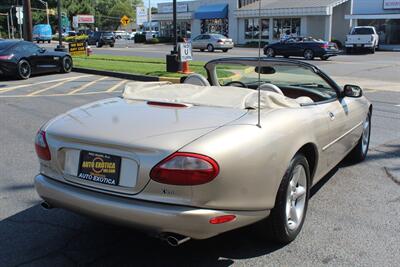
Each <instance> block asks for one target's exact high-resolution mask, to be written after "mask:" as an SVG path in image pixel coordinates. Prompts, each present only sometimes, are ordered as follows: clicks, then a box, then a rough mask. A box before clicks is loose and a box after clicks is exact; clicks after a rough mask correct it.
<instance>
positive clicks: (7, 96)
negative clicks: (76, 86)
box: [0, 90, 122, 98]
mask: <svg viewBox="0 0 400 267" xmlns="http://www.w3.org/2000/svg"><path fill="white" fill-rule="evenodd" d="M121 92H122V90H119V91H114V92H113V93H121ZM104 93H107V92H106V91H98V92H84V93H76V94H73V95H69V94H48V95H1V96H0V98H25V97H50V96H51V97H53V96H80V95H97V94H104Z"/></svg>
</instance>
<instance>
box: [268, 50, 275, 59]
mask: <svg viewBox="0 0 400 267" xmlns="http://www.w3.org/2000/svg"><path fill="white" fill-rule="evenodd" d="M267 56H268V57H274V56H275V52H274V49H272V48H268V49H267Z"/></svg>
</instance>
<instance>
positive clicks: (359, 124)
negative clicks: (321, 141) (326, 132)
mask: <svg viewBox="0 0 400 267" xmlns="http://www.w3.org/2000/svg"><path fill="white" fill-rule="evenodd" d="M362 124H363V122H362V121H361V122H359V123H358V124H357V125H356V126H354V127H353V128H351V129H350V130H348V131H347V132H345V133H344V134H342V135H341V136H339V137H338V138H336V139H335V140H333V141H332V142H330V143H329V144H327V145H326V146H324V147H323V148H322V151H325V150H327V149H328V148H330V147H331V146H332V145H334V144H335V143H336V142H338V141H339V140H341V139H343V138H344V137H345V136H346V135H348V134H349V133H351V132H352V131H354V130H355V129H357V128H358V127H360V126H361V125H362Z"/></svg>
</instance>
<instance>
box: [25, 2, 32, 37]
mask: <svg viewBox="0 0 400 267" xmlns="http://www.w3.org/2000/svg"><path fill="white" fill-rule="evenodd" d="M23 7H24V30H25V34H24V37H25V38H24V39H25V41H30V42H32V10H31V0H24V5H23Z"/></svg>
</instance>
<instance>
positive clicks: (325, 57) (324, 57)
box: [321, 56, 329, 60]
mask: <svg viewBox="0 0 400 267" xmlns="http://www.w3.org/2000/svg"><path fill="white" fill-rule="evenodd" d="M328 59H329V57H327V56H322V57H321V60H328Z"/></svg>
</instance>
